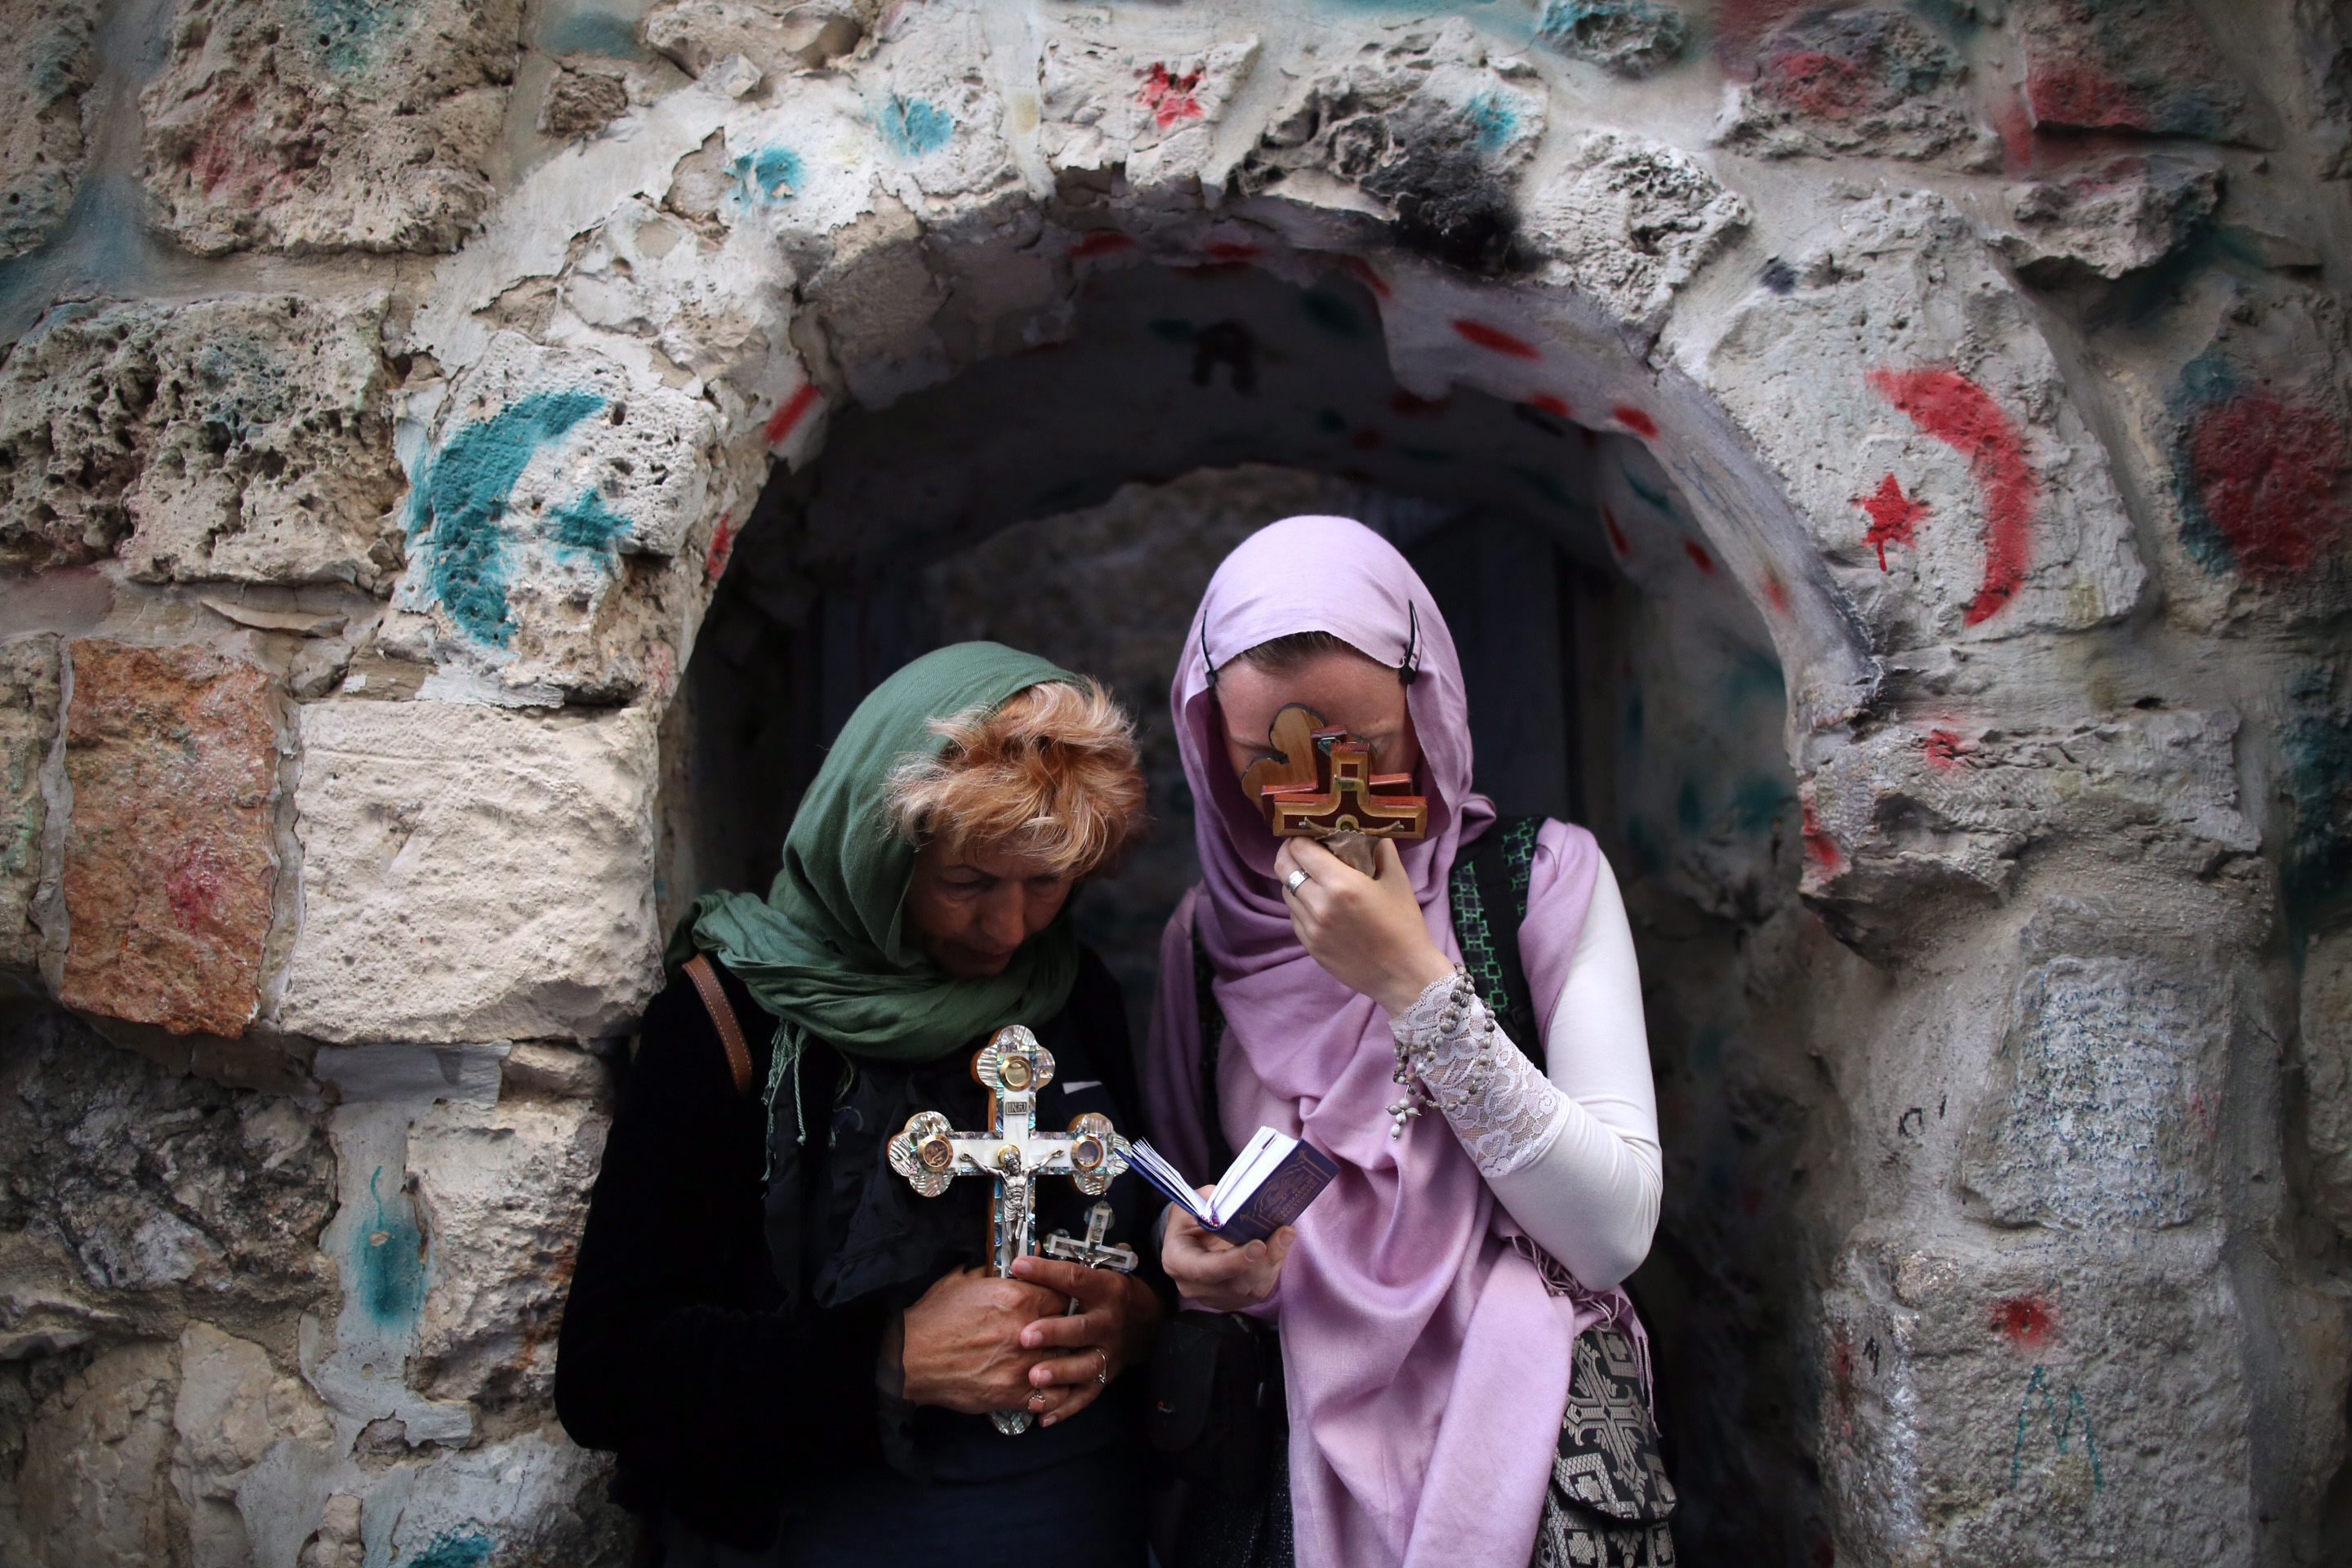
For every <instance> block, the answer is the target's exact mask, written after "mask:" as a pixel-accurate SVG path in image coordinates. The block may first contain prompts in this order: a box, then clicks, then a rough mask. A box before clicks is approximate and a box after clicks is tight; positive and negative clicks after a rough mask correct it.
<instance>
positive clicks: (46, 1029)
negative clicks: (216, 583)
mask: <svg viewBox="0 0 2352 1568" xmlns="http://www.w3.org/2000/svg"><path fill="white" fill-rule="evenodd" d="M334 1181H335V1171H334V1158H333V1155H332V1154H331V1152H330V1151H329V1149H328V1146H327V1141H326V1137H325V1135H324V1133H323V1132H322V1131H320V1128H319V1127H318V1125H317V1124H316V1123H315V1122H314V1121H312V1120H311V1119H310V1115H309V1113H307V1112H305V1111H303V1110H300V1109H299V1107H298V1106H297V1105H296V1104H295V1102H293V1101H291V1100H284V1099H280V1098H278V1097H277V1096H272V1095H264V1094H257V1093H254V1092H251V1091H240V1090H235V1089H227V1088H225V1087H223V1086H222V1085H220V1084H217V1083H215V1082H213V1081H211V1080H209V1079H200V1078H194V1077H181V1076H176V1075H173V1074H172V1073H169V1072H166V1071H165V1070H164V1069H163V1068H159V1067H157V1066H155V1065H154V1064H153V1063H152V1062H150V1061H149V1060H147V1059H146V1058H143V1057H141V1056H138V1055H136V1054H134V1053H132V1052H131V1051H128V1050H125V1049H122V1048H121V1047H117V1046H113V1045H110V1044H109V1043H107V1042H106V1041H103V1040H101V1039H100V1038H98V1037H96V1036H94V1035H92V1034H91V1033H90V1032H89V1030H88V1029H87V1028H85V1027H84V1026H80V1025H79V1024H77V1023H75V1022H73V1021H72V1020H71V1019H70V1018H69V1017H68V1016H65V1015H63V1014H59V1013H55V1012H51V1013H48V1014H45V1015H42V1016H40V1017H39V1018H38V1019H37V1020H36V1021H35V1022H34V1023H32V1024H29V1025H26V1026H22V1027H19V1028H16V1029H12V1030H10V1031H8V1032H7V1033H6V1034H5V1036H0V1231H5V1232H10V1233H23V1234H26V1235H29V1236H33V1237H41V1238H46V1239H47V1240H50V1241H53V1242H55V1243H56V1244H57V1245H58V1247H61V1248H63V1250H64V1252H65V1254H66V1255H67V1256H69V1257H70V1258H72V1259H73V1260H74V1264H75V1266H76V1267H77V1268H79V1274H80V1279H79V1281H74V1282H67V1283H68V1285H69V1287H70V1291H71V1293H73V1294H77V1295H79V1296H80V1297H83V1298H86V1299H87V1300H89V1303H90V1305H91V1308H92V1309H93V1310H95V1309H98V1308H109V1309H112V1310H123V1311H128V1310H132V1309H134V1308H137V1307H138V1306H139V1305H140V1301H141V1299H142V1297H152V1296H155V1295H157V1294H158V1293H160V1294H161V1296H162V1297H163V1298H166V1299H168V1298H170V1297H171V1296H172V1295H173V1293H177V1294H178V1298H179V1299H181V1300H185V1301H187V1302H188V1303H189V1304H191V1305H193V1304H195V1303H196V1302H199V1301H221V1300H235V1301H236V1302H237V1303H238V1305H239V1307H240V1308H241V1309H258V1308H261V1307H266V1306H269V1305H273V1304H288V1305H299V1304H305V1303H309V1302H311V1301H315V1300H318V1299H319V1298H320V1297H321V1296H322V1295H324V1294H326V1293H327V1291H328V1290H329V1289H331V1284H332V1279H331V1275H330V1274H329V1273H328V1271H327V1269H326V1267H325V1264H324V1262H323V1260H322V1259H321V1258H320V1257H319V1253H318V1249H317V1246H316V1243H315V1238H316V1237H317V1236H318V1234H319V1227H320V1226H322V1225H323V1224H325V1223H326V1219H327V1215H328V1214H329V1212H330V1211H331V1209H332V1207H333V1206H334ZM9 1283H10V1285H11V1286H12V1287H14V1288H17V1289H26V1288H28V1287H29V1286H30V1284H31V1282H30V1281H23V1280H16V1279H12V1280H11V1281H10V1282H9ZM43 1293H44V1292H43V1290H42V1289H27V1300H30V1299H31V1298H33V1297H38V1296H40V1295H42V1294H43ZM15 1310H16V1302H14V1301H12V1302H11V1303H10V1305H9V1307H8V1309H7V1311H6V1312H5V1313H0V1318H5V1317H6V1316H8V1315H10V1314H13V1312H14V1311H15Z"/></svg>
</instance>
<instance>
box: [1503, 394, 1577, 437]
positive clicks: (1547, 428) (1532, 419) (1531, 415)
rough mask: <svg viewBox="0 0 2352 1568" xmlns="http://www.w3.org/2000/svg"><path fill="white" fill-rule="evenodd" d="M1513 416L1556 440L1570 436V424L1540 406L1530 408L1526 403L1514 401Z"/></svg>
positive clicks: (1512, 406)
mask: <svg viewBox="0 0 2352 1568" xmlns="http://www.w3.org/2000/svg"><path fill="white" fill-rule="evenodd" d="M1511 417H1512V418H1514V419H1517V420H1519V421H1521V422H1522V423H1524V424H1528V425H1532V426H1535V427H1536V428H1537V429H1538V430H1540V431H1542V432H1543V433H1544V434H1545V435H1547V436H1549V437H1551V438H1552V439H1554V440H1556V441H1564V440H1566V439H1567V438H1568V426H1566V425H1564V424H1562V423H1560V422H1559V420H1557V419H1554V418H1553V417H1552V416H1550V415H1549V414H1546V413H1545V412H1543V410H1541V409H1539V408H1530V407H1528V405H1526V404H1524V403H1514V404H1512V405H1511Z"/></svg>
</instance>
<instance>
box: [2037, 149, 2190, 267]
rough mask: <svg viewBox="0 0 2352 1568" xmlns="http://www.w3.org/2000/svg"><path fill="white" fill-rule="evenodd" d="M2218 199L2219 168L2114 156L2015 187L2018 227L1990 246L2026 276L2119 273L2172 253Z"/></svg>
mask: <svg viewBox="0 0 2352 1568" xmlns="http://www.w3.org/2000/svg"><path fill="white" fill-rule="evenodd" d="M2219 205H2221V171H2220V170H2219V169H2216V168H2214V167H2212V166H2210V165H2204V164H2195V163H2189V162H2187V161H2185V160H2183V159H2179V158H2164V157H2147V158H2139V157H2133V158H2117V159H2115V160H2113V161H2111V162H2109V163H2107V164H2105V166H2104V167H2102V168H2100V169H2097V170H2095V171H2092V172H2090V173H2088V174H2073V175H2069V176H2068V177H2066V178H2064V179H2062V180H2053V181H2049V182H2045V183H2042V184H2032V185H2024V186H2020V187H2018V188H2017V189H2016V190H2014V191H2013V192H2012V193H2011V198H2010V215H2011V218H2012V220H2013V221H2014V223H2015V225H2016V227H2015V228H2014V229H2012V230H2010V231H2008V232H2005V233H2001V234H1999V235H1996V236H1995V237H1994V239H1993V243H1994V245H1995V246H1996V247H1998V248H1999V249H2000V253H2001V254H2002V255H2004V256H2006V257H2008V258H2009V259H2010V260H2011V263H2012V264H2014V265H2015V266H2016V268H2017V269H2018V272H2019V273H2020V274H2021V276H2023V277H2024V278H2025V279H2027V280H2029V281H2031V282H2034V283H2039V284H2054V283H2063V282H2065V281H2067V280H2068V279H2072V278H2078V277H2083V276H2086V275H2087V276H2090V277H2095V278H2105V279H2116V278H2121V277H2122V276H2124V274H2126V273H2127V272H2135V271H2137V270H2138V269H2139V268H2143V267H2153V266H2155V265H2156V264H2157V263H2158V262H2159V261H2161V260H2163V259H2164V258H2166V257H2168V256H2169V255H2171V254H2172V253H2173V251H2175V250H2176V249H2178V248H2179V247H2180V246H2181V245H2182V244H2183V243H2184V242H2185V241H2186V240H2187V239H2188V238H2189V236H2190V235H2191V234H2193V233H2194V232H2195V231H2196V229H2197V228H2198V227H2199V226H2200V225H2202V224H2203V223H2204V222H2205V221H2206V220H2207V219H2208V218H2210V217H2211V216H2213V209H2214V208H2215V207H2217V206H2219Z"/></svg>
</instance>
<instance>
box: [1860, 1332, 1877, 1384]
mask: <svg viewBox="0 0 2352 1568" xmlns="http://www.w3.org/2000/svg"><path fill="white" fill-rule="evenodd" d="M1862 1353H1863V1354H1864V1355H1866V1356H1868V1357H1869V1358H1870V1375H1871V1376H1873V1377H1876V1376H1877V1375H1878V1336H1877V1335H1876V1334H1873V1335H1871V1336H1870V1338H1869V1340H1868V1341H1867V1342H1864V1345H1863V1347H1862Z"/></svg>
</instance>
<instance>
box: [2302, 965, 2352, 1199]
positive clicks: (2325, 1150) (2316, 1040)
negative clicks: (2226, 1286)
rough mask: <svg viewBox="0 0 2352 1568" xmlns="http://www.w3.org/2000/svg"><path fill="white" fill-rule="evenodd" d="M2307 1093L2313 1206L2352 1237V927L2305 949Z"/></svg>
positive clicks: (2306, 1128) (2306, 1134)
mask: <svg viewBox="0 0 2352 1568" xmlns="http://www.w3.org/2000/svg"><path fill="white" fill-rule="evenodd" d="M2303 1092H2304V1141H2305V1145H2306V1147H2307V1151H2308V1154H2309V1158H2310V1161H2311V1185H2312V1193H2313V1196H2314V1198H2315V1206H2316V1207H2317V1208H2318V1210H2319V1212H2320V1213H2321V1214H2322V1215H2326V1218H2327V1220H2328V1222H2329V1223H2330V1224H2332V1225H2334V1226H2336V1229H2337V1230H2339V1231H2341V1232H2342V1233H2343V1234H2344V1235H2346V1236H2347V1237H2352V931H2332V932H2330V933H2328V934H2327V935H2326V936H2323V937H2318V938H2316V939H2315V940H2314V941H2313V942H2312V943H2311V945H2310V947H2309V948H2307V949H2306V950H2305V952H2304V956H2303Z"/></svg>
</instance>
